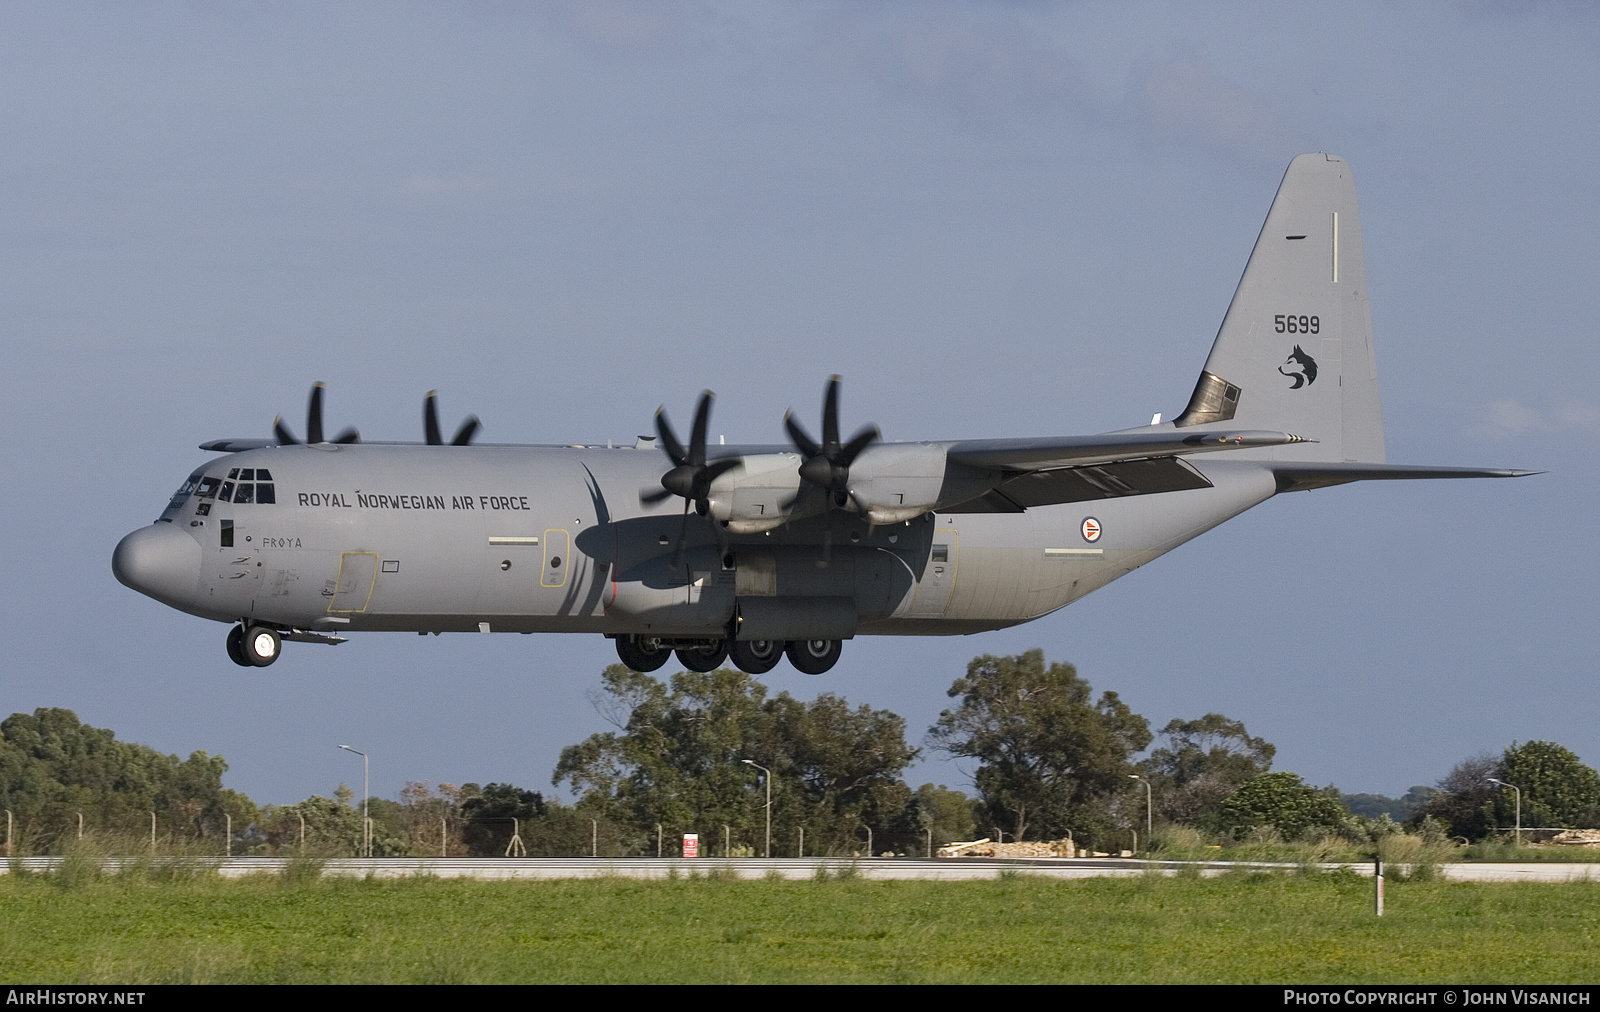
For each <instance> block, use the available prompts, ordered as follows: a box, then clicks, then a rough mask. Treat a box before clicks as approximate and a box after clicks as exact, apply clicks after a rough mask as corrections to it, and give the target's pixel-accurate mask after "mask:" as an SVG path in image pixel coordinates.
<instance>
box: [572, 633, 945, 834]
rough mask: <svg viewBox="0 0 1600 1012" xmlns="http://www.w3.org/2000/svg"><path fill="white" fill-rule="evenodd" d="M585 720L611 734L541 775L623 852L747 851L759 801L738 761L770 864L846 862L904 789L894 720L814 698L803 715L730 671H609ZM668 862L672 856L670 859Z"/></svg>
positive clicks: (905, 757) (901, 800) (906, 758)
mask: <svg viewBox="0 0 1600 1012" xmlns="http://www.w3.org/2000/svg"><path fill="white" fill-rule="evenodd" d="M602 686H603V693H602V694H600V695H599V696H597V697H596V700H595V702H596V705H597V708H598V709H600V710H601V712H602V713H603V714H605V715H607V718H608V719H609V720H610V721H611V722H612V723H613V724H614V725H615V726H616V727H617V730H616V731H613V732H605V733H602V734H596V735H591V736H590V737H589V738H587V739H585V740H584V741H582V742H579V743H578V744H576V745H571V746H568V747H567V748H565V749H563V750H562V752H561V758H560V761H559V762H558V763H557V765H556V769H555V773H554V775H553V779H554V782H555V783H557V784H561V783H566V782H570V784H571V785H572V788H573V790H574V791H576V792H578V793H579V795H580V796H579V800H578V803H577V806H576V809H577V811H578V812H580V813H582V814H583V815H586V816H587V817H589V818H595V819H602V818H604V819H609V820H611V821H613V822H614V823H616V824H618V825H622V826H627V827H630V829H631V840H630V841H629V842H627V843H626V844H625V846H626V848H627V849H629V850H631V851H632V852H635V853H654V852H655V841H656V828H655V827H656V826H657V825H660V826H661V827H662V833H663V835H664V836H665V837H666V838H667V839H668V840H669V841H676V840H677V839H678V838H679V836H680V835H681V834H683V833H699V834H701V837H702V840H703V841H704V843H705V844H706V845H708V846H709V847H710V848H711V849H712V852H715V851H716V848H718V847H720V846H721V842H722V835H723V830H722V827H723V826H727V827H729V829H728V834H729V838H730V841H731V842H732V843H734V844H737V845H740V846H749V847H759V846H760V844H761V842H762V840H763V838H764V835H765V827H766V821H765V811H764V805H765V801H766V791H765V788H764V787H763V786H762V785H761V784H760V775H759V773H758V771H757V770H756V769H755V768H754V767H753V766H750V765H747V764H746V763H744V762H743V760H746V759H749V760H752V761H753V762H755V763H758V764H760V765H761V766H764V767H766V768H767V769H770V770H771V771H772V777H773V783H772V805H773V809H772V825H773V853H774V854H783V853H793V852H794V847H795V842H791V841H797V836H798V831H799V830H800V829H802V828H803V829H804V830H805V833H806V852H807V853H808V854H818V853H830V852H840V851H848V850H850V849H852V848H853V847H857V846H859V844H858V843H857V841H864V839H865V832H864V830H863V825H871V826H873V827H874V831H875V832H878V831H881V830H882V829H884V828H886V825H887V824H888V823H889V822H891V821H892V820H893V819H895V818H896V817H898V816H899V815H900V814H901V812H902V811H903V809H904V807H905V802H906V799H907V798H908V797H909V790H908V789H907V788H906V787H905V785H904V784H903V783H901V782H900V772H901V771H902V770H903V769H904V768H905V767H906V765H907V764H909V763H910V762H911V760H912V759H913V758H915V756H916V750H915V749H913V748H910V747H908V746H907V745H906V743H905V722H904V721H903V720H902V719H901V718H900V717H898V716H897V715H895V714H893V713H889V712H887V711H883V710H873V709H872V708H871V707H866V706H861V707H856V708H854V709H852V708H851V707H850V706H849V704H847V703H846V702H845V701H844V700H843V699H841V698H839V697H837V696H833V695H830V694H827V693H824V694H823V695H821V696H819V697H818V698H817V699H816V700H814V701H812V702H810V703H805V702H802V701H800V700H797V699H794V698H793V697H791V696H790V695H788V694H787V693H780V694H779V695H778V696H777V697H776V698H773V699H769V698H767V690H766V687H765V686H763V685H762V684H761V683H760V682H757V681H755V680H754V679H752V678H751V677H750V676H749V675H746V674H744V673H742V672H738V671H730V670H726V669H724V670H718V671H713V672H708V673H704V674H701V673H696V672H689V671H685V672H681V673H679V674H677V675H674V676H673V677H672V679H671V681H670V683H663V682H661V681H658V680H657V679H655V678H653V677H651V676H650V675H647V674H642V673H640V672H637V671H630V670H628V669H627V668H626V667H624V666H623V665H620V664H615V665H612V666H611V667H609V668H607V669H606V670H605V673H604V675H602ZM669 852H671V851H669Z"/></svg>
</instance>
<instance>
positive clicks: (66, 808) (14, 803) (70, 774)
mask: <svg viewBox="0 0 1600 1012" xmlns="http://www.w3.org/2000/svg"><path fill="white" fill-rule="evenodd" d="M227 769H228V764H227V763H226V762H225V761H224V760H223V758H222V757H221V756H212V755H207V754H206V753H205V752H194V753H191V754H190V756H189V758H188V759H184V760H180V759H179V758H178V757H177V756H175V755H164V754H162V753H160V752H157V751H156V750H155V749H152V748H149V747H148V746H145V745H137V744H134V743H132V742H125V741H118V740H117V737H116V734H115V733H113V732H112V731H109V730H107V729H104V728H98V727H92V726H90V725H88V724H85V723H83V722H81V721H80V720H78V717H77V715H76V714H75V713H73V712H72V711H71V710H64V709H59V708H53V707H41V708H39V709H37V710H35V711H34V712H33V713H31V714H27V713H14V714H12V715H11V716H10V717H7V718H6V719H5V720H4V721H0V807H4V808H8V809H10V810H11V812H12V814H13V817H14V823H13V824H14V830H15V832H16V834H17V837H18V842H19V845H20V849H19V852H22V851H31V850H40V849H49V848H51V847H53V846H55V845H56V844H57V843H58V841H60V840H62V839H70V838H71V837H73V836H75V835H76V832H77V820H78V815H79V813H82V815H83V820H84V826H85V828H86V830H88V831H90V832H95V833H110V834H113V835H118V836H123V837H127V838H132V839H138V840H147V839H149V833H150V813H151V812H155V813H156V816H157V826H158V833H159V834H160V835H161V836H162V837H164V838H165V839H166V840H167V841H168V842H169V843H172V842H177V843H179V844H180V845H182V846H188V845H189V844H190V843H192V842H194V841H203V843H202V844H201V849H202V850H210V849H211V848H212V847H213V846H214V847H215V849H216V851H217V852H221V851H222V850H223V849H224V848H223V844H222V839H221V837H222V833H223V830H224V828H225V826H226V825H227V820H228V817H229V816H231V817H232V819H233V828H234V832H235V834H236V836H242V835H243V834H244V833H245V832H246V831H247V829H248V827H249V826H250V825H251V824H252V823H253V822H254V821H255V819H256V817H257V814H258V813H257V811H256V806H255V804H254V803H253V802H251V801H250V799H249V798H247V797H245V796H244V795H242V794H239V793H238V792H235V791H230V790H227V789H225V788H223V786H222V775H223V773H225V772H226V771H227Z"/></svg>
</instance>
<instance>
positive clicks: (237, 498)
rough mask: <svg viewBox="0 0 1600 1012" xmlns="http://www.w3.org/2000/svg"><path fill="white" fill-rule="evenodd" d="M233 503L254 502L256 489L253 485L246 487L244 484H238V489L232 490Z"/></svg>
mask: <svg viewBox="0 0 1600 1012" xmlns="http://www.w3.org/2000/svg"><path fill="white" fill-rule="evenodd" d="M233 501H234V502H236V503H240V502H255V501H256V487H255V486H254V485H248V484H245V483H244V482H240V483H239V487H238V488H236V489H234V490H233Z"/></svg>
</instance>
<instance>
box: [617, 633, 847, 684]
mask: <svg viewBox="0 0 1600 1012" xmlns="http://www.w3.org/2000/svg"><path fill="white" fill-rule="evenodd" d="M615 640H616V643H617V657H618V658H620V659H621V660H622V663H624V664H626V665H627V666H628V667H629V668H631V669H633V670H634V671H655V670H656V669H657V668H659V667H661V666H662V665H663V664H666V663H667V661H668V660H669V659H670V658H671V657H672V655H673V654H674V653H676V654H677V656H678V663H679V664H682V665H683V666H684V667H686V668H688V669H689V670H690V671H714V670H716V669H717V668H718V667H720V666H721V665H722V663H723V662H724V661H726V660H728V659H729V658H732V660H733V663H734V666H735V667H737V668H738V669H739V670H740V671H743V672H745V673H746V674H750V675H760V674H765V673H766V672H768V671H771V670H772V669H773V668H775V667H777V666H778V661H780V660H782V659H783V657H784V656H786V655H787V656H788V658H789V663H790V664H792V665H794V667H795V670H797V671H802V672H804V673H805V674H808V675H820V674H822V673H823V672H824V671H827V670H828V669H829V668H831V667H833V666H834V665H835V664H837V663H838V661H839V655H840V654H841V653H842V652H843V650H844V644H843V643H842V642H840V641H839V640H790V641H788V642H784V641H782V640H733V641H731V642H730V641H729V640H725V639H716V640H709V639H679V638H673V637H665V636H662V637H656V636H617V637H615Z"/></svg>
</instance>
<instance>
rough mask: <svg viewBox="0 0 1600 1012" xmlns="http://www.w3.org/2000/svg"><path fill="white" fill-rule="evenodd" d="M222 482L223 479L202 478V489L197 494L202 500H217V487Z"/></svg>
mask: <svg viewBox="0 0 1600 1012" xmlns="http://www.w3.org/2000/svg"><path fill="white" fill-rule="evenodd" d="M221 481H222V479H221V478H201V479H200V488H199V490H198V492H197V493H196V494H197V495H199V496H200V498H202V499H215V498H216V497H217V485H218V484H220V483H221Z"/></svg>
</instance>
